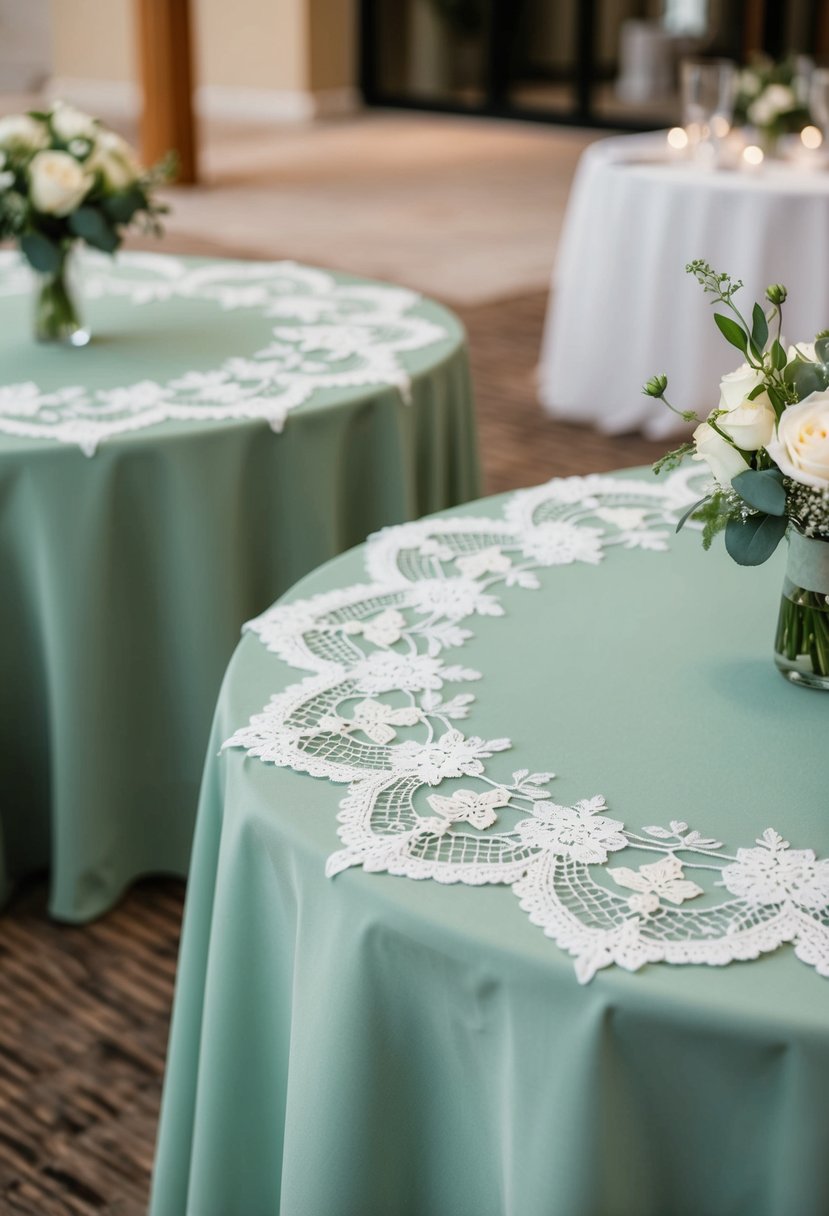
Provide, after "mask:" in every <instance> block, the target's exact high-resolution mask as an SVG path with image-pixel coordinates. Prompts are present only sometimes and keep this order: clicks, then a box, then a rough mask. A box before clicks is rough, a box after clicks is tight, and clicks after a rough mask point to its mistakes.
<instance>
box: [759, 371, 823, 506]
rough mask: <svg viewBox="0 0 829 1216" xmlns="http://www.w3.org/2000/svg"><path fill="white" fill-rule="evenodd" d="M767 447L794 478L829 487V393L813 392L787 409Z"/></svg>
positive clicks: (773, 457)
mask: <svg viewBox="0 0 829 1216" xmlns="http://www.w3.org/2000/svg"><path fill="white" fill-rule="evenodd" d="M766 450H767V451H768V454H769V456H771V458H772V460H773V461H774V462H775V464H776V465H777V466H778V468H779V469H780V470H781V472H783V473H785V474H786V476H787V477H791V479H792V481H798V482H800V484H801V485H804V486H813V487H814V488H815V489H816V490H825V489H829V392H824V393H812V394H811V396H810V397H807V398H806V400H805V401H801V402H800V404H799V405H790V406H789V408H788V409H786V410H784V411H783V413H782V414H781V415H780V421H779V422H778V424H777V435H776V436H775V438H774V439H773V440H772V441H771V443H769V444H768V445H767V448H766Z"/></svg>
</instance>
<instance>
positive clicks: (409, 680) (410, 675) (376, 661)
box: [349, 650, 446, 693]
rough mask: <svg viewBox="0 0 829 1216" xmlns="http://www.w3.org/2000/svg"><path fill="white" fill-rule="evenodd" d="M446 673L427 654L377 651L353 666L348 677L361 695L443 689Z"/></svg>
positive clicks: (438, 661)
mask: <svg viewBox="0 0 829 1216" xmlns="http://www.w3.org/2000/svg"><path fill="white" fill-rule="evenodd" d="M445 672H446V669H445V668H444V666H443V664H442V663H441V661H440V659H437V658H433V657H432V656H431V655H428V654H398V653H397V651H395V650H377V651H375V652H374V653H373V654H370V655H367V656H366V657H365V658H364V659H360V660H358V662H356V663H354V665H353V666H352V667H351V669H350V671H349V675H350V676H351V677H352V679H353V680H354V681H355V683H356V684H357V687H358V688H359V690H360V692H365V693H381V692H395V691H398V690H399V691H401V692H425V690H426V689H427V688H431V689H436V688H442V687H443V681H444V679H445V678H446V676H445Z"/></svg>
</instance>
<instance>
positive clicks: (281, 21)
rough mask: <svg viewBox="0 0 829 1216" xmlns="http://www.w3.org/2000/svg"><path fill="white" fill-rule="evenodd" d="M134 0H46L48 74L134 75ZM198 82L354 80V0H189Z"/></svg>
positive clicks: (324, 83) (245, 84) (332, 85)
mask: <svg viewBox="0 0 829 1216" xmlns="http://www.w3.org/2000/svg"><path fill="white" fill-rule="evenodd" d="M134 3H135V0H52V29H53V36H54V75H55V76H57V77H60V78H61V79H70V80H90V81H134V80H135V79H136V65H135V61H134V59H135V39H134V29H133V22H134V13H133V8H134ZM191 13H192V19H193V34H194V41H195V67H196V81H197V83H198V84H199V85H206V86H217V87H219V88H240V89H273V90H284V91H289V92H290V91H302V92H309V91H310V92H319V91H323V90H329V89H343V88H348V87H350V86H353V85H354V84H355V81H356V70H357V69H356V53H357V52H356V36H355V25H356V0H191Z"/></svg>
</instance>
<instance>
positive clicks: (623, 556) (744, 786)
mask: <svg viewBox="0 0 829 1216" xmlns="http://www.w3.org/2000/svg"><path fill="white" fill-rule="evenodd" d="M696 477H698V474H696V473H694V475H692V474H690V473H688V472H684V471H680V472H678V473H677V474H675V475H672V476H671V477H670V478H669V479H668V480H662V481H657V480H656V479H654V478H653V477H652V476H651V475H650V474H648V473H644V472H634V473H633V474H628V475H625V476H613V477H604V476H602V477H599V476H596V477H588V478H573V479H566V480H562V481H554V482H551V483H549V485H547V486H542V487H539V488H537V489H535V490H529V491H522V492H519V493H518V494H516V495H513V496H510V497H506V498H504V497H502V498H496V499H491V500H488V501H485V502H479V503H476V504H472V505H471V506H467V507H464V508H461V509H460V510H458V511H455V512H451V513H447V514H445V515H443V516H440V517H437V518H435V519H431V520H428V519H427V520H423V521H420V522H417V523H414V524H410V525H405V526H402V527H399V528H392V529H388V530H386V531H384V532H382V533H381V534H379V536H376V537H374V538H372V540H371V541H370V543H369V545H368V546H367V547H364V548H361V549H359V550H356V551H355V552H353V553H350V554H348V555H345V556H344V557H341V558H339V559H337V560H336V561H335V562H332V563H330V564H329V565H328V566H327V567H326V568H325V569H323V570H320V571H317V572H316V573H314V574H313V575H310V576H309V577H307V578H306V579H305V580H304V581H303V582H302V583H301V584H300V585H299V586H298V587H297V588H295V589H294V590H293V591H292V592H291V593H290V594H289V595H288V596H287V597H285V599H284V600H282V601H281V602H280V603H278V604H277V605H276V606H275V607H274V608H273V609H271V610H270V611H268V612H266V613H265V614H264V615H263V616H262V617H261V618H259V619H258V620H257V621H254V622H252V624H251V626H250V628H249V630H248V631H247V633H246V636H245V637H244V638H243V641H242V643H241V644H240V646H239V648H238V650H237V651H236V654H235V655H234V658H233V660H232V662H231V665H230V668H229V670H228V674H227V678H226V680H225V683H224V686H223V690H222V694H221V697H220V699H219V704H218V708H217V713H216V718H215V723H214V731H213V740H212V744H211V747H210V751H209V759H208V764H207V769H206V773H205V780H204V785H203V791H202V799H201V804H200V811H199V818H198V823H197V831H196V843H195V852H194V864H193V870H192V873H191V878H190V885H189V888H188V896H187V900H188V902H187V908H186V912H185V926H184V936H183V943H182V951H181V956H180V962H179V973H178V985H177V993H176V1000H175V1009H174V1018H173V1028H172V1035H171V1042H170V1052H169V1057H168V1065H167V1075H166V1081H165V1092H164V1099H163V1104H162V1119H161V1126H160V1133H159V1141H158V1154H157V1160H156V1169H155V1175H154V1187H153V1199H152V1205H151V1212H152V1216H182V1214H183V1213H193V1214H195V1213H198V1216H265V1214H269V1216H270V1214H272V1213H277V1212H279V1213H281V1214H282V1216H315V1214H316V1213H321V1212H325V1213H326V1216H409V1214H411V1213H415V1212H416V1213H417V1214H418V1216H444V1214H445V1213H452V1214H453V1216H455V1214H457V1216H504V1214H505V1213H516V1214H517V1213H520V1214H521V1216H575V1214H576V1213H585V1214H586V1213H599V1212H601V1213H602V1214H603V1216H605V1214H606V1216H663V1214H664V1213H665V1212H671V1213H672V1216H686V1214H687V1216H699V1213H702V1212H704V1213H705V1214H706V1216H719V1214H725V1213H734V1212H746V1213H748V1212H750V1213H752V1216H821V1214H822V1213H825V1212H826V1210H827V1208H828V1207H829V1163H827V1159H826V1153H825V1094H826V1085H827V1080H828V1079H829V1017H827V1015H828V1014H829V986H827V983H826V979H825V978H824V977H829V914H828V913H827V909H829V861H827V860H820V858H821V857H822V858H826V857H827V855H829V822H828V821H827V816H826V789H827V777H828V776H829V760H828V759H827V751H826V745H825V744H826V731H827V725H829V700H827V699H826V698H824V699H821V696H820V694H818V693H812V692H810V691H807V690H804V689H798V688H795V687H793V686H792V685H789V684H788V683H786V682H785V681H784V680H782V679H781V678H780V676H779V674H778V673H777V671H776V670H775V668H774V666H773V663H772V660H771V644H772V633H773V628H774V616H775V611H776V607H777V599H778V595H779V587H780V582H781V579H782V566H781V563H780V561H773V562H770V563H768V565H767V566H765V567H762V568H759V569H755V570H752V571H746V570H742V569H739V568H738V567H736V566H735V565H733V564H732V563H730V562H729V560H728V558H727V557H726V555H725V553H724V551H723V550H722V548H718V549H715V550H712V551H711V552H709V553H705V552H703V550H702V548H701V545H700V543H699V536H698V535H695V534H694V532H693V530H686V531H684V532H683V533H681V534H680V535H679V536H675V535H674V530H673V526H674V523H675V521H676V519H677V518H678V516H679V514H681V512H682V511H683V509H684V506H685V504H686V503H687V502H688V501H690V500H692V499H693V498H694V496H695V494H696V493H697V491H696V490H695V486H694V484H693V483H694V480H695V478H696ZM554 774H557V775H554ZM605 800H606V801H605ZM812 850H816V853H817V858H816V854H815V852H813V851H812ZM412 880H419V881H412ZM680 964H686V965H680ZM691 964H695V965H691Z"/></svg>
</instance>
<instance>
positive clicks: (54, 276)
mask: <svg viewBox="0 0 829 1216" xmlns="http://www.w3.org/2000/svg"><path fill="white" fill-rule="evenodd" d="M171 174H172V163H171V161H170V159H169V158H168V159H167V160H166V161H164V162H162V164H161V165H159V166H157V167H156V168H155V169H152V170H150V171H146V170H144V169H142V167H141V166H140V164H139V163H138V160H137V158H136V155H135V153H134V151H133V149H132V148H131V147H130V145H129V144H128V143H127V142H126V140H124V139H122V138H121V136H120V135H117V134H116V133H115V132H114V131H110V130H108V129H107V128H106V127H104V126H103V125H102V124H101V123H100V122H99V121H98V119H96V118H92V117H91V116H90V115H89V114H84V113H83V112H82V111H80V110H76V109H75V108H74V107H73V106H69V105H66V104H64V103H63V102H56V103H55V104H54V105H53V106H52V108H51V109H50V110H48V111H31V112H29V113H28V114H15V115H11V116H9V117H6V118H0V240H3V239H11V240H14V241H16V242H17V243H18V245H19V247H20V250H21V252H22V253H23V256H24V257H25V258H26V260H27V261H28V262H29V263H30V265H31V266H32V268H33V269H34V270H35V272H36V273H37V274H38V276H39V283H38V290H37V296H36V307H35V336H36V337H37V338H38V339H40V340H42V341H68V342H70V343H71V344H73V345H76V346H81V345H84V344H85V343H86V342H87V341H88V340H89V334H88V332H87V331H86V330H84V329H83V327H82V326H81V323H80V321H79V319H78V314H77V309H76V307H75V302H74V300H73V298H72V294H71V291H70V286H69V282H68V278H67V270H68V262H69V256H70V253H71V250H72V248H73V246H74V245H75V243H76V242H78V241H83V242H85V243H86V244H87V245H91V246H92V247H93V248H95V249H102V250H104V251H105V252H107V253H112V252H114V251H115V250H116V249H117V248H118V246H119V245H120V244H121V241H122V239H123V235H124V230H125V228H127V226H128V225H130V224H132V223H135V222H137V221H138V222H140V223H141V224H142V226H143V228H144V230H145V231H148V232H151V233H153V234H155V235H158V234H160V232H161V226H160V221H159V216H161V215H162V214H163V213H164V212H165V211H166V210H167V208H166V207H165V206H164V205H163V204H162V203H160V202H158V201H157V200H156V199H155V198H154V197H153V191H154V189H155V187H156V186H157V185H159V184H160V183H161V182H162V181H165V180H167V179H169V177H170V176H171Z"/></svg>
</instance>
